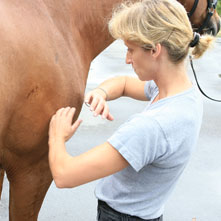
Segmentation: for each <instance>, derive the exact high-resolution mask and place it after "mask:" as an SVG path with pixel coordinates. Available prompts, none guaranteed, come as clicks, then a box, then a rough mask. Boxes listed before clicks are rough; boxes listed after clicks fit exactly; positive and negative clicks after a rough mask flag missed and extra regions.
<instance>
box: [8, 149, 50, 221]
mask: <svg viewBox="0 0 221 221" xmlns="http://www.w3.org/2000/svg"><path fill="white" fill-rule="evenodd" d="M41 148H42V147H41ZM45 148H48V147H45ZM8 155H9V157H10V162H11V165H10V166H9V167H8V168H7V170H6V172H7V176H8V180H9V182H10V199H9V200H10V202H9V220H10V221H36V220H37V217H38V213H39V210H40V208H41V205H42V202H43V199H44V197H45V195H46V192H47V190H48V188H49V186H50V184H51V181H52V176H51V173H50V169H49V164H48V153H47V152H46V153H45V154H44V155H42V156H41V157H40V158H35V154H34V153H33V154H31V155H30V156H16V155H15V154H12V153H9V154H8ZM12 160H13V161H14V162H12Z"/></svg>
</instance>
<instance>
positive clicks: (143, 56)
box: [124, 41, 153, 81]
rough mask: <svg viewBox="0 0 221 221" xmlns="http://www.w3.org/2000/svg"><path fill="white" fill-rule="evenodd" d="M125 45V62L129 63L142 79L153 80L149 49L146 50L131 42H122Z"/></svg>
mask: <svg viewBox="0 0 221 221" xmlns="http://www.w3.org/2000/svg"><path fill="white" fill-rule="evenodd" d="M124 43H125V45H126V46H127V48H128V49H127V55H126V64H131V65H132V67H133V69H134V71H135V72H136V74H137V76H138V77H139V79H140V80H142V81H147V80H153V76H152V75H153V66H152V64H153V63H152V56H151V50H146V49H144V48H141V47H140V46H138V45H136V44H135V43H133V42H128V41H125V42H124Z"/></svg>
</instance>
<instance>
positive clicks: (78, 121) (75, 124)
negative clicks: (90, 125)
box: [71, 119, 82, 134]
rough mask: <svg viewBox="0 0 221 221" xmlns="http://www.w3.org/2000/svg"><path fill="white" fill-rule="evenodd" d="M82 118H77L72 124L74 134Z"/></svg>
mask: <svg viewBox="0 0 221 221" xmlns="http://www.w3.org/2000/svg"><path fill="white" fill-rule="evenodd" d="M81 122H82V120H81V119H77V120H76V121H75V122H74V123H73V124H72V126H71V130H72V134H74V133H75V132H76V130H77V129H78V127H79V126H80V124H81Z"/></svg>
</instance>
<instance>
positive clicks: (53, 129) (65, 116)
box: [49, 107, 82, 142]
mask: <svg viewBox="0 0 221 221" xmlns="http://www.w3.org/2000/svg"><path fill="white" fill-rule="evenodd" d="M75 110H76V109H75V108H70V107H66V108H61V109H59V110H58V111H57V112H56V114H55V115H54V116H53V117H52V118H51V122H50V125H49V142H53V141H62V142H66V141H68V140H69V139H70V138H71V137H72V136H73V134H74V133H75V131H76V130H77V128H78V127H79V126H80V124H81V122H82V120H76V121H75V122H74V123H73V124H72V120H73V117H74V114H75Z"/></svg>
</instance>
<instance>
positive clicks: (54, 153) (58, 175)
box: [49, 140, 71, 188]
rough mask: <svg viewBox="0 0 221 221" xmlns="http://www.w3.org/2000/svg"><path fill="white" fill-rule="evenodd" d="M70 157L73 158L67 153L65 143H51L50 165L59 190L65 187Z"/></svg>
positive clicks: (55, 141) (56, 141)
mask: <svg viewBox="0 0 221 221" xmlns="http://www.w3.org/2000/svg"><path fill="white" fill-rule="evenodd" d="M70 157H71V156H70V155H69V154H68V153H67V151H66V147H65V142H64V141H61V140H60V141H59V140H54V141H49V165H50V169H51V173H52V176H53V179H54V182H55V184H56V186H57V187H58V188H62V187H64V186H65V184H64V183H63V180H64V179H63V176H64V174H65V171H66V164H67V162H68V159H69V158H70Z"/></svg>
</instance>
